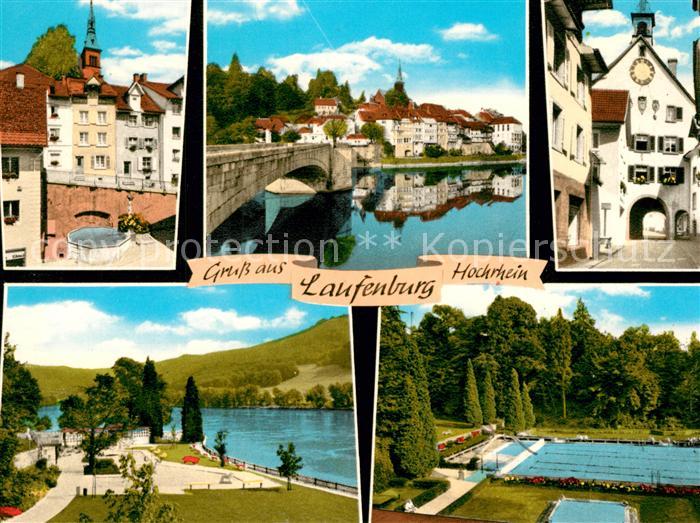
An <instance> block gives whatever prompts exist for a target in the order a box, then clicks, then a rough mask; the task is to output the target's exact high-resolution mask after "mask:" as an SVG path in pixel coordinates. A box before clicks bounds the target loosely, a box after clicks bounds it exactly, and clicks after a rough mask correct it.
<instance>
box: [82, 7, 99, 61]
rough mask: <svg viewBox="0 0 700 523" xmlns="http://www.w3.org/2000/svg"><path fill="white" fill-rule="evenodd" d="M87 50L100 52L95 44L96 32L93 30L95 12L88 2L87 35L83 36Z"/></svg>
mask: <svg viewBox="0 0 700 523" xmlns="http://www.w3.org/2000/svg"><path fill="white" fill-rule="evenodd" d="M84 47H87V48H89V49H95V50H96V51H99V50H100V45H99V44H98V43H97V30H96V29H95V10H94V8H93V6H92V0H90V17H89V18H88V26H87V35H86V36H85V45H84Z"/></svg>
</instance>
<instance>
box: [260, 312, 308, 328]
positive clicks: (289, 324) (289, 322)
mask: <svg viewBox="0 0 700 523" xmlns="http://www.w3.org/2000/svg"><path fill="white" fill-rule="evenodd" d="M304 318H306V312H304V311H302V310H300V309H298V308H296V307H290V308H289V309H287V310H286V311H285V313H284V314H283V315H282V316H279V317H277V318H273V319H271V320H268V321H266V322H265V323H264V325H265V326H266V327H270V328H272V329H279V328H288V329H289V328H296V327H300V326H301V324H302V322H303V321H304Z"/></svg>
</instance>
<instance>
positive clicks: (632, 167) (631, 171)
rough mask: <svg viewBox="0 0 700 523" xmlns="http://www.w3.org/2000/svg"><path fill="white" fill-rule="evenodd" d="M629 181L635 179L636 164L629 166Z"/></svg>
mask: <svg viewBox="0 0 700 523" xmlns="http://www.w3.org/2000/svg"><path fill="white" fill-rule="evenodd" d="M627 181H628V182H632V181H634V165H630V166H629V167H627Z"/></svg>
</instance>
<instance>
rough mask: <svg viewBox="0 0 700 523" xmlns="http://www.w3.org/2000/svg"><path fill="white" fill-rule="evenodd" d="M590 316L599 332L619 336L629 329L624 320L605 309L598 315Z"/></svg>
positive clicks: (627, 323)
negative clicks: (593, 318) (592, 317)
mask: <svg viewBox="0 0 700 523" xmlns="http://www.w3.org/2000/svg"><path fill="white" fill-rule="evenodd" d="M592 315H593V316H594V317H595V319H596V327H598V329H599V330H600V331H601V332H609V333H610V334H612V335H614V336H619V335H620V334H622V333H623V332H624V331H625V329H626V328H627V327H629V322H627V321H626V320H625V318H623V317H622V316H620V315H619V314H615V313H614V312H610V311H609V310H607V309H602V310H601V311H600V313H598V314H592Z"/></svg>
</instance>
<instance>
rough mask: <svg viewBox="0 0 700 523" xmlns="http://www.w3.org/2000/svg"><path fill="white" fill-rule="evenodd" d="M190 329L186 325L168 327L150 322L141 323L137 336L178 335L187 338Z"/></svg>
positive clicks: (137, 327)
mask: <svg viewBox="0 0 700 523" xmlns="http://www.w3.org/2000/svg"><path fill="white" fill-rule="evenodd" d="M190 332H191V331H190V328H189V327H187V326H185V325H166V324H164V323H156V322H152V321H150V320H147V321H144V322H142V323H139V324H138V325H137V326H136V334H166V333H167V334H177V335H178V336H186V335H187V334H189V333H190Z"/></svg>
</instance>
